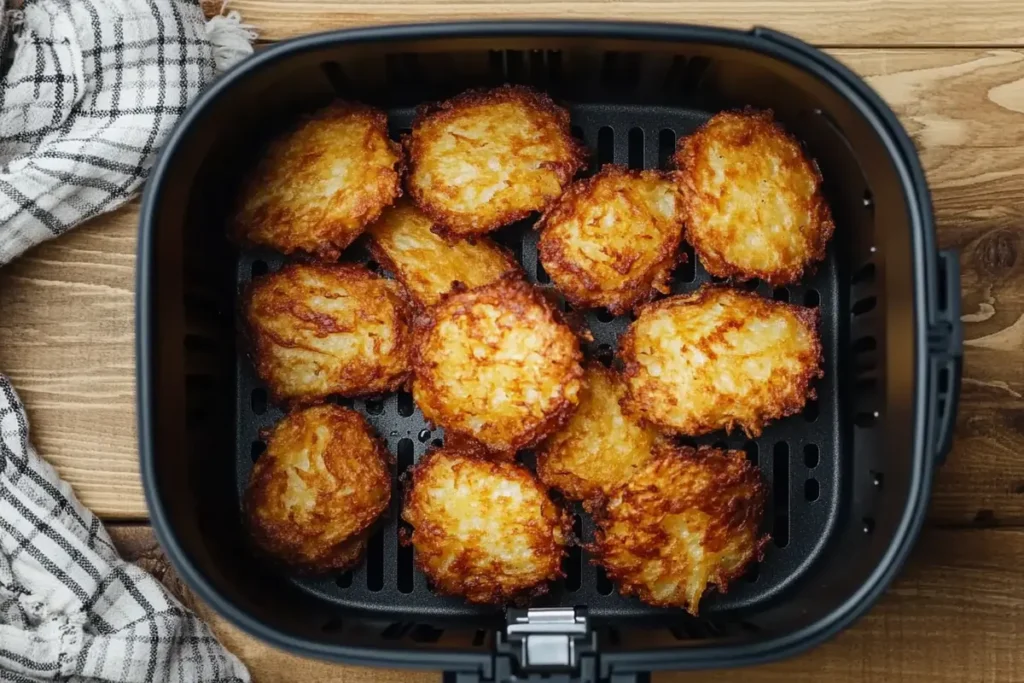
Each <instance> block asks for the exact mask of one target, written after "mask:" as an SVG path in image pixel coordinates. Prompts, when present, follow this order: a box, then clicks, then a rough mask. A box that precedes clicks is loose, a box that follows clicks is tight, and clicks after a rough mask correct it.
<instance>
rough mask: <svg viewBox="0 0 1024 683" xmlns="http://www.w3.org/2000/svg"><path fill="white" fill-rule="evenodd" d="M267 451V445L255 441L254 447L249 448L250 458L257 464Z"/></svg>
mask: <svg viewBox="0 0 1024 683" xmlns="http://www.w3.org/2000/svg"><path fill="white" fill-rule="evenodd" d="M265 450H267V444H265V443H263V442H262V441H253V442H252V445H250V446H249V457H251V458H252V461H253V462H256V461H257V460H259V459H260V456H261V455H263V452H264V451H265Z"/></svg>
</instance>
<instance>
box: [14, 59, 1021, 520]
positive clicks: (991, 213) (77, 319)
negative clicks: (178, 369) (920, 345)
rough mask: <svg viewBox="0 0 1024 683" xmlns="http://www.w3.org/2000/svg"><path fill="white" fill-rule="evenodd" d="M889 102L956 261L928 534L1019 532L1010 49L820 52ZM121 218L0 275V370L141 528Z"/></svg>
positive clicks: (100, 508)
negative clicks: (958, 288)
mask: <svg viewBox="0 0 1024 683" xmlns="http://www.w3.org/2000/svg"><path fill="white" fill-rule="evenodd" d="M833 52H834V54H836V56H838V57H839V58H840V59H842V60H843V61H845V62H846V63H847V64H849V65H850V66H851V67H852V68H854V69H855V70H857V71H858V72H860V73H861V74H863V75H865V77H867V79H868V80H869V81H870V82H871V84H872V85H873V86H874V87H876V88H877V89H878V90H879V92H880V93H881V94H882V95H883V96H884V97H885V98H886V100H887V101H889V102H890V103H891V104H892V106H893V107H894V109H895V110H896V111H897V113H898V114H899V116H900V118H901V120H902V121H903V122H904V124H905V125H906V126H907V127H908V129H909V130H910V131H911V133H912V134H913V135H914V138H915V140H916V142H917V144H918V147H919V148H920V150H921V155H922V159H923V162H924V165H925V167H926V170H927V173H928V178H929V182H930V184H931V187H932V192H933V196H934V200H935V210H936V215H937V217H938V224H939V239H940V242H941V244H942V245H943V246H946V247H954V248H958V249H960V250H961V253H962V258H961V261H962V266H963V305H964V312H965V314H966V316H965V326H966V336H967V340H968V342H967V343H968V347H967V348H968V352H967V356H966V359H965V382H964V394H963V400H962V405H961V412H960V418H959V422H958V438H957V441H956V446H955V448H954V452H953V454H952V455H951V457H950V459H949V462H948V463H947V464H946V466H945V467H943V468H942V469H941V470H940V472H939V475H938V482H937V486H936V491H935V496H934V504H933V510H932V521H933V522H934V523H937V524H979V525H984V526H991V525H996V524H1022V523H1024V458H1022V457H1021V456H1020V453H1022V452H1024V259H1022V258H1020V257H1019V255H1020V254H1022V253H1024V232H1022V226H1024V51H1022V50H970V49H920V50H918V49H913V50H909V49H900V50H867V49H863V50H862V49H844V50H835V51H833ZM135 221H136V214H135V208H134V207H129V208H127V209H124V210H122V211H120V212H118V213H116V214H114V215H112V216H109V217H105V218H102V219H99V220H98V221H95V222H94V223H93V224H92V225H90V226H85V227H82V228H80V229H78V230H76V231H74V232H73V233H72V234H69V235H67V236H65V237H63V238H61V239H59V240H56V241H54V242H51V243H49V244H46V245H43V246H41V247H39V248H37V249H35V250H33V251H32V252H30V253H29V254H28V255H26V256H25V257H23V258H22V259H19V261H17V262H16V263H14V264H13V265H11V266H9V267H7V268H4V269H3V270H0V369H2V370H3V371H4V372H6V373H8V374H9V375H11V376H12V379H13V381H14V382H15V386H16V387H17V388H18V389H19V391H21V393H22V395H23V397H24V399H25V400H26V402H27V403H28V405H29V409H30V412H31V417H32V418H33V422H34V428H35V440H36V443H37V444H38V446H39V448H40V449H41V451H42V452H43V453H45V454H46V455H47V457H49V458H50V459H51V461H52V462H54V463H55V464H56V465H57V467H58V469H60V471H61V472H62V473H63V475H64V476H65V477H67V478H68V479H69V480H70V481H71V483H72V484H73V485H74V486H75V488H76V490H77V491H78V493H79V495H80V496H81V497H82V499H83V501H84V502H85V504H86V505H89V506H90V507H92V508H93V509H95V510H96V511H97V512H98V513H99V514H100V515H101V516H103V517H105V518H108V519H144V518H145V515H146V511H145V506H144V503H143V498H142V493H141V488H140V485H139V482H138V476H137V466H136V446H135V435H134V402H133V397H132V392H133V386H134V377H133V373H134V369H133V367H134V365H133V351H132V319H133V311H132V307H133V301H132V293H131V292H132V286H133V282H132V277H133V275H132V266H133V254H134V233H135Z"/></svg>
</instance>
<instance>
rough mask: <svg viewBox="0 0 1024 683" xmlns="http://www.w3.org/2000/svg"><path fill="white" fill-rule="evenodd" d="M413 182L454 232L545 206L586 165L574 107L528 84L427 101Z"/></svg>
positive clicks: (445, 230)
mask: <svg viewBox="0 0 1024 683" xmlns="http://www.w3.org/2000/svg"><path fill="white" fill-rule="evenodd" d="M404 142H405V148H406V152H407V154H408V157H409V175H408V179H407V187H408V190H409V193H410V194H411V195H412V197H413V199H414V200H415V201H416V203H417V204H418V205H419V206H420V208H421V209H423V211H424V212H425V213H426V214H427V215H429V216H430V217H431V218H433V219H434V220H435V221H436V225H435V227H434V229H435V230H436V231H438V232H439V233H440V234H443V235H445V236H447V237H451V238H454V237H466V236H470V235H482V234H484V233H487V232H490V231H491V230H495V229H496V228H500V227H501V226H503V225H508V224H509V223H512V222H513V221H517V220H519V219H521V218H526V217H527V216H529V215H530V214H531V213H532V212H534V211H541V210H543V209H544V208H546V207H547V206H548V204H550V203H551V202H552V201H553V200H554V199H555V198H556V197H558V196H559V195H560V194H562V190H564V189H565V187H566V186H567V185H568V184H569V181H570V180H572V177H573V176H574V175H576V172H577V171H579V169H580V168H582V166H583V164H584V160H585V158H586V150H585V148H584V147H583V145H581V144H580V143H579V142H577V141H576V140H575V139H574V138H573V137H572V133H571V131H570V129H569V113H568V112H567V111H566V110H565V109H563V108H561V107H558V106H556V105H555V103H554V102H552V101H551V98H549V97H548V96H547V95H545V94H542V93H539V92H537V91H535V90H531V89H530V88H527V87H524V86H515V85H505V86H502V87H500V88H495V89H493V90H470V91H468V92H464V93H462V94H461V95H458V96H457V97H454V98H452V99H450V100H447V101H445V102H441V103H439V104H435V105H432V106H428V107H424V108H421V109H420V111H419V112H418V113H417V116H416V119H415V120H414V121H413V125H412V132H411V133H410V134H409V135H408V136H406V137H405V139H404Z"/></svg>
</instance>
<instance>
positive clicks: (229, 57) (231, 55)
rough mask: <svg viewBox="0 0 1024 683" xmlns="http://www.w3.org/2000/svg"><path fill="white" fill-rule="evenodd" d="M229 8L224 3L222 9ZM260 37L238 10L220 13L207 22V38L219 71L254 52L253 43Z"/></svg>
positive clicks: (226, 68)
mask: <svg viewBox="0 0 1024 683" xmlns="http://www.w3.org/2000/svg"><path fill="white" fill-rule="evenodd" d="M224 9H227V2H225V3H224V6H223V8H222V11H223V10H224ZM258 37H259V33H257V31H256V28H255V27H254V26H251V25H249V24H243V23H242V15H241V14H240V13H239V12H238V11H237V10H232V11H231V12H228V13H227V14H218V15H216V16H214V17H212V18H210V19H209V20H208V21H207V22H206V39H207V40H209V41H210V47H212V48H213V61H214V64H215V65H216V67H217V72H218V73H223V72H224V71H227V70H228V69H230V68H231V67H233V66H234V65H235V64H237V63H238V62H240V61H242V60H243V59H245V58H246V57H248V56H249V55H251V54H252V52H253V48H252V43H253V41H254V40H256V38H258Z"/></svg>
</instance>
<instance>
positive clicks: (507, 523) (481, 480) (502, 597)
mask: <svg viewBox="0 0 1024 683" xmlns="http://www.w3.org/2000/svg"><path fill="white" fill-rule="evenodd" d="M402 518H403V519H404V520H405V521H406V522H408V523H409V524H410V525H412V527H413V529H412V532H411V534H409V535H408V536H407V538H408V540H410V541H411V543H412V545H413V547H414V548H415V549H416V564H417V566H418V567H419V568H420V570H422V571H423V573H424V574H426V575H427V577H428V578H429V579H430V581H431V582H432V583H433V586H434V589H435V591H438V592H440V593H444V594H447V595H460V596H463V597H465V598H466V599H467V600H468V601H470V602H475V603H488V604H503V603H506V602H509V601H512V600H515V599H517V598H521V597H528V596H536V595H542V594H544V593H546V592H547V590H548V586H547V584H548V582H550V581H552V580H554V579H557V578H559V577H560V576H562V569H561V565H562V557H563V555H564V554H565V547H566V545H567V543H568V542H569V539H570V535H571V530H572V520H571V518H570V516H569V514H568V513H567V512H566V511H565V510H564V509H562V508H561V507H560V506H558V505H556V504H555V503H554V502H552V500H551V498H550V497H549V496H548V492H547V490H546V489H545V488H544V487H543V486H542V485H541V484H540V482H538V481H537V479H536V478H535V477H534V476H533V473H531V472H530V471H529V470H528V469H526V468H525V467H523V466H522V465H519V464H518V463H515V462H511V461H506V460H493V459H490V458H489V457H488V456H487V455H486V454H484V453H483V452H481V451H479V450H478V451H473V450H454V449H451V448H446V449H442V450H435V451H431V452H430V453H428V454H427V455H425V456H424V457H423V459H422V460H421V461H420V462H419V463H418V464H417V465H416V467H415V468H414V469H413V472H412V476H411V478H410V482H409V486H408V488H407V489H406V493H405V505H404V508H403V511H402Z"/></svg>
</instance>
